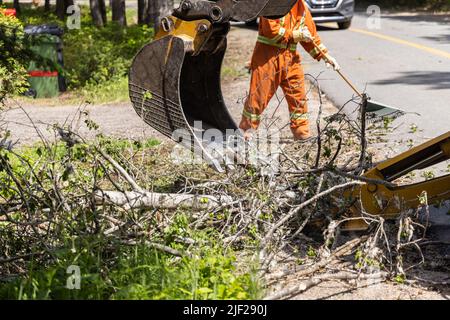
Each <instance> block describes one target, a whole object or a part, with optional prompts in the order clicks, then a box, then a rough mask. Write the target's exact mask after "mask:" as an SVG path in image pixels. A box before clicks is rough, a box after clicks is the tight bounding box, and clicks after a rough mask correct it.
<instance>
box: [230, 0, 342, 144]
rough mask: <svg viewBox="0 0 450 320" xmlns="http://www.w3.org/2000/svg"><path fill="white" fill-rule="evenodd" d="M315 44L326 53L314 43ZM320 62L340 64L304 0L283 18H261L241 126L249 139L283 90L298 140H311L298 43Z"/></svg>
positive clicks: (337, 65)
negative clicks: (322, 40) (276, 96)
mask: <svg viewBox="0 0 450 320" xmlns="http://www.w3.org/2000/svg"><path fill="white" fill-rule="evenodd" d="M312 41H314V42H315V43H316V44H317V45H318V46H319V47H320V49H322V51H323V53H324V54H321V53H320V51H319V50H317V49H316V48H315V46H314V44H313V43H312ZM298 43H300V44H301V45H302V46H303V48H304V49H305V50H306V51H307V52H308V53H309V54H310V55H311V56H312V57H313V58H314V59H316V60H318V61H320V60H324V61H325V62H326V63H327V65H331V66H333V67H334V69H335V70H339V68H340V67H339V64H338V63H337V61H336V60H335V59H334V58H333V57H331V56H330V55H329V54H328V50H327V48H326V47H325V46H324V45H323V44H322V43H321V40H320V37H319V36H318V34H317V30H316V26H315V24H314V21H313V19H312V16H311V13H310V12H309V10H308V8H307V6H306V4H305V2H304V0H299V1H298V2H297V4H296V5H295V6H294V7H293V8H292V10H291V11H290V12H289V13H288V14H287V15H286V16H285V17H283V18H281V19H276V20H270V19H266V18H261V19H260V23H259V35H258V40H257V43H256V46H255V50H254V52H253V57H252V61H251V66H250V68H251V71H252V76H251V83H250V92H249V96H248V98H247V101H246V102H245V106H244V111H243V113H242V120H241V123H240V125H239V127H240V128H241V129H242V130H243V131H244V132H246V133H245V136H246V138H249V136H250V135H249V132H250V131H248V130H249V129H254V130H256V129H257V128H258V126H259V124H260V120H261V115H262V113H263V111H264V110H265V109H266V107H267V105H268V104H269V102H270V99H271V98H272V97H273V95H274V94H275V93H276V91H277V89H278V87H279V86H281V88H282V89H283V92H284V94H285V96H286V100H287V103H288V105H289V112H290V122H291V123H290V124H291V130H292V133H293V135H294V139H296V140H306V139H309V138H310V137H311V134H310V130H309V121H308V106H307V104H306V91H305V85H304V82H305V77H304V73H303V69H302V66H301V64H300V54H299V53H298V52H297V44H298Z"/></svg>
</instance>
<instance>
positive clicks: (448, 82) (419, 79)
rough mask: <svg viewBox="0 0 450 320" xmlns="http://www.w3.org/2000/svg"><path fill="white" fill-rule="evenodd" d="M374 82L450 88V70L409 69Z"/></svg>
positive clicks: (440, 88)
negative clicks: (395, 75) (393, 76)
mask: <svg viewBox="0 0 450 320" xmlns="http://www.w3.org/2000/svg"><path fill="white" fill-rule="evenodd" d="M373 84H378V85H390V84H406V85H421V86H423V85H426V86H428V88H429V89H431V90H445V89H450V72H444V71H428V72H427V71H409V72H402V73H401V75H400V76H398V77H396V78H392V79H385V80H379V81H376V82H374V83H373Z"/></svg>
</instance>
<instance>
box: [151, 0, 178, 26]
mask: <svg viewBox="0 0 450 320" xmlns="http://www.w3.org/2000/svg"><path fill="white" fill-rule="evenodd" d="M172 10H173V0H150V2H149V4H148V19H149V23H150V25H153V27H154V28H155V32H157V31H158V28H159V25H160V23H161V19H162V18H164V17H166V16H168V15H170V14H171V13H172Z"/></svg>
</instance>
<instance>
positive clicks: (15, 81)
mask: <svg viewBox="0 0 450 320" xmlns="http://www.w3.org/2000/svg"><path fill="white" fill-rule="evenodd" d="M0 10H2V9H1V8H0ZM28 57H29V55H28V51H27V50H26V47H25V45H24V32H23V26H22V24H21V23H20V21H19V20H17V19H15V18H14V17H8V16H5V15H3V14H2V13H0V104H1V103H2V102H3V101H4V99H5V98H6V97H7V96H8V95H15V94H20V93H22V92H24V91H25V90H26V88H27V81H26V79H27V73H26V65H27V60H28Z"/></svg>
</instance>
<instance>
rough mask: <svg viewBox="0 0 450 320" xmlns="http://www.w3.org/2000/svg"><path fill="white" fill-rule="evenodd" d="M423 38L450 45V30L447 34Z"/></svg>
mask: <svg viewBox="0 0 450 320" xmlns="http://www.w3.org/2000/svg"><path fill="white" fill-rule="evenodd" d="M422 38H423V39H427V40H431V41H436V42H443V43H450V29H449V30H448V33H447V34H439V35H433V36H426V37H422Z"/></svg>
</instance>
